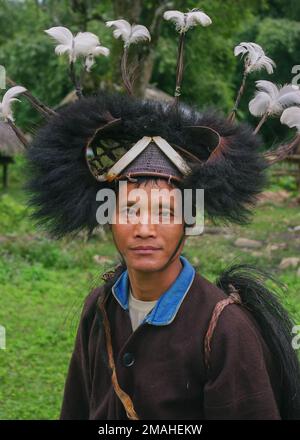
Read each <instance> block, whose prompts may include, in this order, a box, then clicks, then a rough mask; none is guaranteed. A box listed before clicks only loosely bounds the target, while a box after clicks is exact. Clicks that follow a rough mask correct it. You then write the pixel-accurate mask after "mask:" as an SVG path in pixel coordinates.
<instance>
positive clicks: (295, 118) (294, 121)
mask: <svg viewBox="0 0 300 440" xmlns="http://www.w3.org/2000/svg"><path fill="white" fill-rule="evenodd" d="M280 122H281V123H282V124H285V125H287V126H288V127H290V128H294V127H295V128H296V129H297V131H298V133H300V108H299V107H289V108H286V109H285V110H284V112H283V113H282V115H281V118H280Z"/></svg>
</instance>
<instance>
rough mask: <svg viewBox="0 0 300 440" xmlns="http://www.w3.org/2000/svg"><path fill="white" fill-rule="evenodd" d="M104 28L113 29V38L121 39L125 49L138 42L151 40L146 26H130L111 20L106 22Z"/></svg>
mask: <svg viewBox="0 0 300 440" xmlns="http://www.w3.org/2000/svg"><path fill="white" fill-rule="evenodd" d="M106 26H107V27H113V28H115V29H114V31H113V36H114V37H115V38H120V37H121V38H122V40H123V41H124V46H125V47H128V46H130V44H135V43H138V42H139V41H144V40H149V41H150V40H151V36H150V32H149V31H148V29H147V28H146V26H142V25H140V24H134V25H131V24H130V23H128V21H126V20H113V21H107V22H106Z"/></svg>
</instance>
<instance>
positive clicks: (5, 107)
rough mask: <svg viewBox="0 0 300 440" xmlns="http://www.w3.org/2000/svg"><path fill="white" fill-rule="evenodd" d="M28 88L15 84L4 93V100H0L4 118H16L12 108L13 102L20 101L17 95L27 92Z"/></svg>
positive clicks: (0, 108)
mask: <svg viewBox="0 0 300 440" xmlns="http://www.w3.org/2000/svg"><path fill="white" fill-rule="evenodd" d="M26 90H27V89H25V87H22V86H14V87H11V88H10V89H9V90H7V92H6V93H5V94H4V96H3V98H2V102H0V116H1V117H2V118H4V120H7V119H10V120H11V121H13V120H14V118H13V114H12V108H11V104H12V103H13V102H14V101H20V100H19V99H17V98H16V96H18V95H20V94H21V93H23V92H26Z"/></svg>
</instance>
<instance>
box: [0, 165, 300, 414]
mask: <svg viewBox="0 0 300 440" xmlns="http://www.w3.org/2000/svg"><path fill="white" fill-rule="evenodd" d="M22 166H23V161H22V158H18V161H17V164H16V165H15V166H14V167H12V168H13V169H12V173H11V176H10V187H9V190H8V191H6V192H3V191H0V290H1V308H0V324H1V325H3V326H5V328H6V333H7V335H6V336H7V337H6V349H5V350H0V402H1V404H0V419H56V418H58V415H59V410H60V405H61V401H62V393H63V386H64V381H65V377H66V372H67V368H68V362H69V359H70V355H71V351H72V348H73V344H74V338H75V333H76V329H77V325H78V320H79V316H80V312H81V308H82V304H83V300H84V298H85V297H86V295H87V294H88V293H89V291H90V290H91V289H92V288H93V287H95V286H96V285H99V284H101V283H102V281H101V278H100V277H101V274H102V273H103V271H105V270H107V269H108V268H110V267H112V266H113V265H114V263H115V261H116V256H117V255H116V250H115V248H114V246H113V243H112V242H111V240H110V239H109V237H108V239H107V240H106V241H103V240H101V237H100V236H99V235H94V236H93V237H92V238H91V240H89V241H88V242H87V241H86V240H85V238H84V237H79V238H77V239H76V240H72V241H67V240H62V241H53V240H50V239H49V238H48V237H47V235H46V234H45V233H43V232H42V231H39V230H37V228H36V227H35V226H34V224H33V223H32V222H31V221H30V220H29V210H28V208H26V206H25V197H24V194H23V192H22V190H21V184H22ZM296 225H300V209H299V207H295V206H293V205H292V204H291V203H290V202H288V203H286V204H285V205H284V206H273V205H271V204H269V205H263V206H259V207H257V208H256V210H255V217H254V221H253V223H252V224H251V225H250V226H247V227H239V226H234V227H230V228H226V234H228V235H227V236H226V235H224V234H223V235H222V234H216V235H213V234H204V235H203V236H200V237H191V238H189V239H188V241H187V244H186V247H185V249H184V255H185V256H187V257H188V258H189V259H190V260H191V262H192V263H193V264H195V265H196V267H197V269H198V271H199V272H200V273H201V274H203V275H204V276H205V277H207V278H208V279H210V280H211V281H214V280H215V278H216V277H217V276H218V275H219V273H220V271H221V270H222V269H224V268H225V267H226V266H227V265H228V264H229V263H231V262H232V261H233V260H235V259H238V260H240V261H242V262H251V263H255V264H257V265H258V266H259V267H261V268H265V269H267V270H269V271H270V272H271V273H273V274H275V275H276V276H277V277H278V278H279V280H281V281H282V282H283V283H284V284H285V286H286V291H285V292H284V295H283V296H282V302H283V304H284V305H285V306H286V307H287V308H288V310H289V311H290V312H291V314H292V316H293V317H294V319H295V321H296V322H297V323H300V277H299V276H297V275H296V272H297V270H296V269H295V268H294V269H287V270H285V271H279V270H278V264H279V262H280V260H281V258H283V257H286V256H297V255H299V247H300V237H299V233H298V236H297V233H295V232H292V231H289V229H288V228H289V227H292V226H296ZM238 237H248V238H252V239H258V240H262V241H263V242H264V246H263V248H262V249H259V250H258V251H260V252H261V254H257V253H254V252H252V251H245V250H242V249H239V248H236V247H235V246H234V241H235V239H236V238H238ZM282 242H286V243H288V247H287V249H279V250H277V251H272V252H271V251H268V248H267V245H269V244H273V243H282ZM95 255H100V256H105V257H106V258H107V260H108V261H107V263H106V264H105V265H99V264H98V263H97V262H96V261H95V260H94V256H95Z"/></svg>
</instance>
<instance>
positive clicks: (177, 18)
mask: <svg viewBox="0 0 300 440" xmlns="http://www.w3.org/2000/svg"><path fill="white" fill-rule="evenodd" d="M163 18H164V19H165V20H167V21H172V22H173V23H175V25H176V30H177V31H181V30H182V29H184V26H185V17H184V13H183V12H180V11H166V12H165V13H164V15H163Z"/></svg>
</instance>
